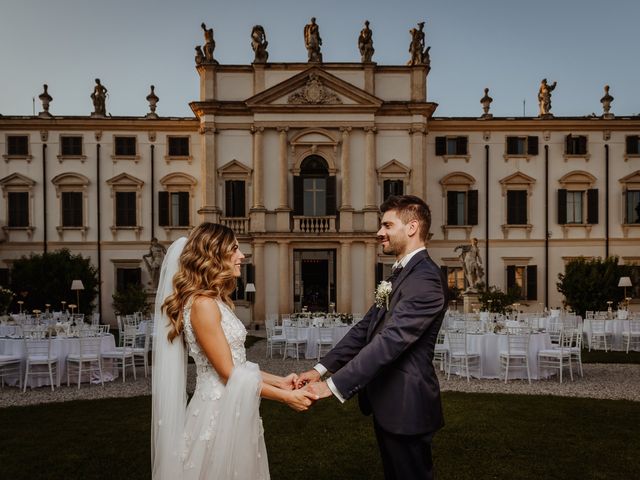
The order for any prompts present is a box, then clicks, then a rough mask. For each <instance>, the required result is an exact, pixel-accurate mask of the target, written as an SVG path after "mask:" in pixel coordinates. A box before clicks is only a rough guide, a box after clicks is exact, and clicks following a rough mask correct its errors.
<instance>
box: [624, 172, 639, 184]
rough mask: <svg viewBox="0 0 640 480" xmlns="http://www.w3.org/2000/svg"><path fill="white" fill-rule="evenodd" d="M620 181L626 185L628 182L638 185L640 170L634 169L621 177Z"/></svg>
mask: <svg viewBox="0 0 640 480" xmlns="http://www.w3.org/2000/svg"><path fill="white" fill-rule="evenodd" d="M620 183H624V184H627V186H629V184H634V185H640V170H636V171H635V172H633V173H631V174H629V175H627V176H626V177H622V178H621V179H620Z"/></svg>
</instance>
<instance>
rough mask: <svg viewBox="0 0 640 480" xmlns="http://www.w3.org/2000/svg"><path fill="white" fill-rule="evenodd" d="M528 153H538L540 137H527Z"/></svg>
mask: <svg viewBox="0 0 640 480" xmlns="http://www.w3.org/2000/svg"><path fill="white" fill-rule="evenodd" d="M527 153H528V154H529V155H538V137H537V136H532V137H527Z"/></svg>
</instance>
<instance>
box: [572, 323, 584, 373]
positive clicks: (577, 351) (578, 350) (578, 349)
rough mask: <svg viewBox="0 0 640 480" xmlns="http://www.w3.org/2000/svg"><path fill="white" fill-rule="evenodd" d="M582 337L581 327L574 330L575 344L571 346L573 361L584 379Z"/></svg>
mask: <svg viewBox="0 0 640 480" xmlns="http://www.w3.org/2000/svg"><path fill="white" fill-rule="evenodd" d="M582 337H583V332H582V328H581V327H578V328H576V329H574V330H573V338H574V343H573V344H572V345H571V361H575V362H576V363H577V364H578V370H579V372H580V376H581V377H584V372H583V371H582Z"/></svg>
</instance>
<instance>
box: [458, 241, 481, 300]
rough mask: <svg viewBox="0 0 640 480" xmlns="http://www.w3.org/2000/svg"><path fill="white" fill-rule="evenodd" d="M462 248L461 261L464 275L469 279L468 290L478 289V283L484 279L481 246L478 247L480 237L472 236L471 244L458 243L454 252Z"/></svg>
mask: <svg viewBox="0 0 640 480" xmlns="http://www.w3.org/2000/svg"><path fill="white" fill-rule="evenodd" d="M458 250H460V256H459V258H460V262H461V263H462V270H463V272H464V276H465V278H466V279H467V284H468V285H469V287H468V288H467V290H466V291H467V292H475V291H477V287H478V284H479V283H480V282H481V281H482V277H483V276H484V269H483V268H482V258H480V248H479V247H478V239H477V238H475V237H474V238H472V239H471V244H469V245H458V246H457V247H456V248H454V250H453V251H454V252H457V251H458Z"/></svg>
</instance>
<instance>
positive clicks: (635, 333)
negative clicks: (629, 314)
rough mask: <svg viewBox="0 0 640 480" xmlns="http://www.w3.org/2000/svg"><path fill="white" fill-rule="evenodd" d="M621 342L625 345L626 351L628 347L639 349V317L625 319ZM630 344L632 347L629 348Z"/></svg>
mask: <svg viewBox="0 0 640 480" xmlns="http://www.w3.org/2000/svg"><path fill="white" fill-rule="evenodd" d="M622 343H623V344H626V345H627V348H626V350H627V353H629V349H631V350H640V318H630V319H629V320H627V327H626V329H625V331H624V332H622ZM632 345H633V348H631V346H632Z"/></svg>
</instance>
